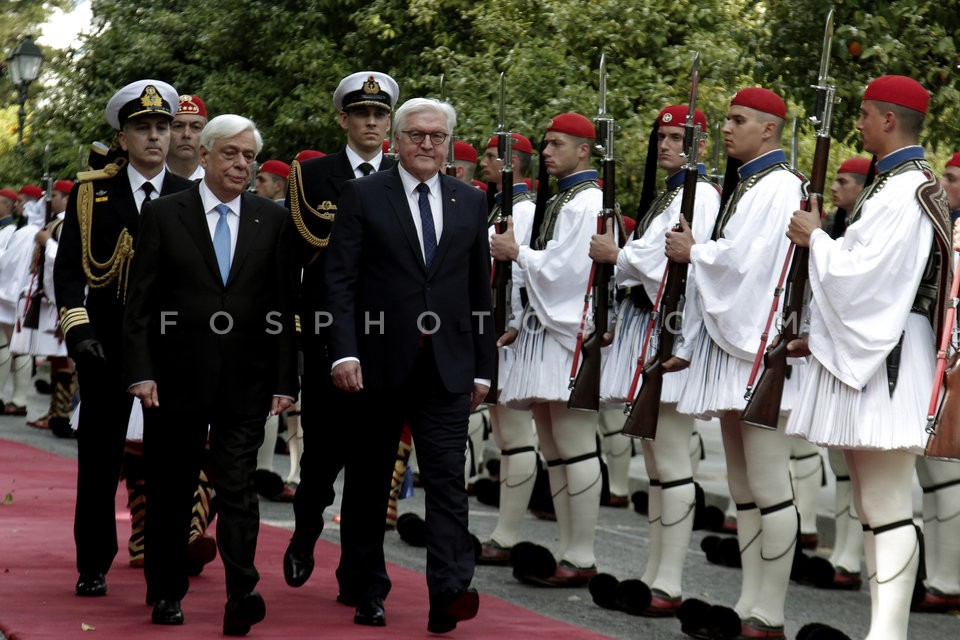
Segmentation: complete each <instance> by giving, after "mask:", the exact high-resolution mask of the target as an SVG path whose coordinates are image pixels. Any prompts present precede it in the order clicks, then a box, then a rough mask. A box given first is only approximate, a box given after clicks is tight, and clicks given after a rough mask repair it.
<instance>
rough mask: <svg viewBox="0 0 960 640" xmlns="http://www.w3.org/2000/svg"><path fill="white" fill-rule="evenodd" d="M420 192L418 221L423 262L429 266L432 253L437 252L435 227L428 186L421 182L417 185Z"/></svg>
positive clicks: (431, 260)
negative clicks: (421, 238)
mask: <svg viewBox="0 0 960 640" xmlns="http://www.w3.org/2000/svg"><path fill="white" fill-rule="evenodd" d="M417 191H419V192H420V196H419V198H418V202H417V204H419V205H420V223H421V224H422V225H423V262H424V264H425V265H427V269H429V268H430V263H432V262H433V254H434V253H436V252H437V229H436V227H435V226H434V225H433V211H432V210H431V209H430V187H428V186H427V183H425V182H421V183H420V184H418V185H417Z"/></svg>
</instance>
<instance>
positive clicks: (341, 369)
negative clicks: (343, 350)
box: [330, 360, 363, 393]
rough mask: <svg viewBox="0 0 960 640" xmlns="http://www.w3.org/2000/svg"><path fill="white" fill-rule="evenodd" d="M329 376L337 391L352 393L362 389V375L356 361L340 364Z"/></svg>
mask: <svg viewBox="0 0 960 640" xmlns="http://www.w3.org/2000/svg"><path fill="white" fill-rule="evenodd" d="M330 375H332V376H333V384H334V385H336V387H337V389H340V390H342V391H350V392H352V393H353V392H357V391H360V390H361V389H363V374H362V373H361V371H360V363H359V362H357V361H356V360H347V361H346V362H341V363H340V364H338V365H337V366H335V367H334V368H333V371H332V372H331V373H330Z"/></svg>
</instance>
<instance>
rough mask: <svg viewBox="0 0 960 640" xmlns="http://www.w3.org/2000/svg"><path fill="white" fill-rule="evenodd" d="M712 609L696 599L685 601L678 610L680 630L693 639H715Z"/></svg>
mask: <svg viewBox="0 0 960 640" xmlns="http://www.w3.org/2000/svg"><path fill="white" fill-rule="evenodd" d="M711 610H712V607H711V606H710V605H709V604H708V603H706V602H704V601H703V600H698V599H696V598H691V599H689V600H684V601H683V604H681V605H680V608H678V609H677V619H678V620H680V630H681V631H683V632H684V633H685V634H687V635H688V636H690V637H692V638H698V639H699V640H711V638H712V637H713V618H711Z"/></svg>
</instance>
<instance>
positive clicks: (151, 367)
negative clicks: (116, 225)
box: [123, 185, 298, 416]
mask: <svg viewBox="0 0 960 640" xmlns="http://www.w3.org/2000/svg"><path fill="white" fill-rule="evenodd" d="M142 228H143V233H142V234H141V241H140V242H139V243H138V245H137V254H136V257H135V259H134V265H133V275H132V277H131V282H130V291H129V294H128V296H127V308H126V314H125V317H124V334H123V347H124V382H125V384H127V385H130V384H134V383H137V382H142V381H144V380H155V381H156V382H157V392H158V395H159V398H160V402H161V403H164V402H167V403H174V404H172V406H174V407H185V408H194V407H195V408H196V409H201V408H205V409H210V410H212V409H214V408H215V407H216V406H218V405H221V406H222V404H223V403H225V402H226V403H230V406H231V407H235V408H240V409H239V410H240V411H241V412H250V413H254V412H257V413H259V412H262V414H263V415H264V416H265V415H266V412H267V410H268V409H269V406H270V401H271V396H273V395H274V394H282V395H288V396H292V397H294V398H295V397H296V396H297V390H298V383H297V372H296V346H295V336H294V328H293V302H294V298H293V296H294V288H295V285H296V280H295V279H296V270H295V267H294V264H293V259H292V254H293V251H292V246H293V245H292V241H293V237H292V227H291V225H290V217H289V216H288V215H287V211H286V210H285V209H284V208H283V207H281V206H279V205H278V204H276V203H274V202H271V201H270V200H267V199H265V198H261V197H259V196H256V195H254V194H250V193H244V194H243V195H242V196H241V201H240V228H239V232H238V235H237V246H236V249H235V251H234V256H233V260H232V262H231V266H230V275H229V278H228V279H227V283H226V284H225V285H224V284H223V281H222V279H221V276H220V270H219V267H218V266H217V258H216V254H215V252H214V249H213V241H212V239H211V238H210V230H209V227H208V226H207V220H206V216H205V214H204V210H203V204H202V201H201V199H200V188H199V186H198V185H194V186H193V187H192V188H191V189H189V190H187V191H184V192H181V193H178V194H176V195H174V196H171V197H169V198H163V199H160V200H155V201H152V202H150V203H149V204H148V205H147V206H146V207H144V213H143V222H142ZM172 313H175V314H176V315H171V314H172ZM164 314H166V315H164ZM218 314H219V316H218V318H217V319H215V325H216V327H217V329H218V330H219V331H220V333H218V332H217V331H214V330H213V329H212V328H211V318H212V317H213V316H215V315H218ZM227 315H229V320H232V327H231V328H230V330H229V331H223V329H225V328H226V327H227V323H228V318H227V317H226V316H227Z"/></svg>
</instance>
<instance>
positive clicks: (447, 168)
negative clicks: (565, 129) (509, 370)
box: [440, 73, 496, 388]
mask: <svg viewBox="0 0 960 640" xmlns="http://www.w3.org/2000/svg"><path fill="white" fill-rule="evenodd" d="M446 101H447V79H446V76H445V75H444V74H442V73H441V74H440V102H446ZM453 142H454V140H453V134H452V133H451V134H450V135H449V136H448V137H447V163H446V164H445V165H443V172H444V173H445V174H447V175H448V176H450V177H453V178H456V177H457V162H456V157H455V156H456V154H455V152H454V148H453ZM494 388H496V387H494Z"/></svg>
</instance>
